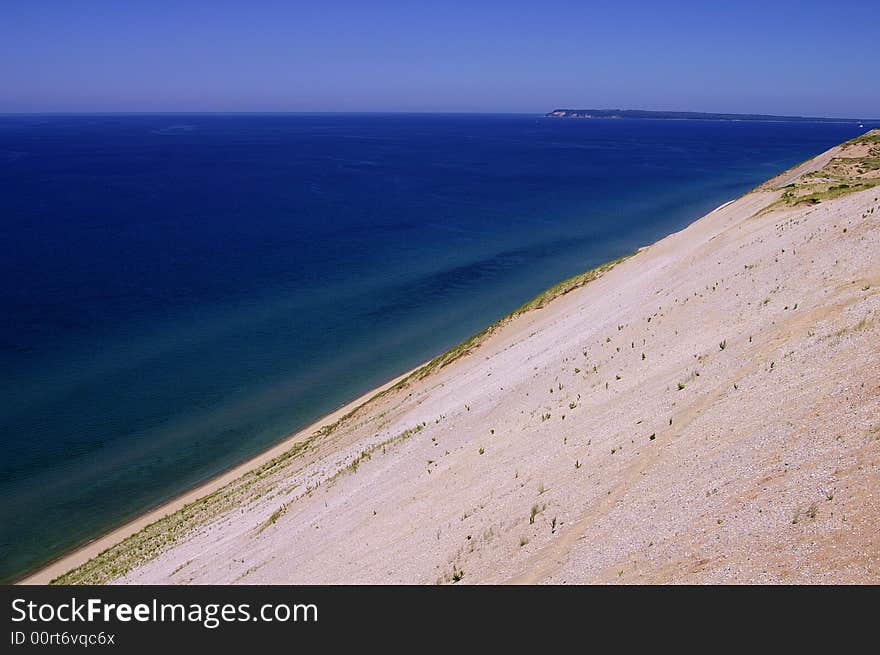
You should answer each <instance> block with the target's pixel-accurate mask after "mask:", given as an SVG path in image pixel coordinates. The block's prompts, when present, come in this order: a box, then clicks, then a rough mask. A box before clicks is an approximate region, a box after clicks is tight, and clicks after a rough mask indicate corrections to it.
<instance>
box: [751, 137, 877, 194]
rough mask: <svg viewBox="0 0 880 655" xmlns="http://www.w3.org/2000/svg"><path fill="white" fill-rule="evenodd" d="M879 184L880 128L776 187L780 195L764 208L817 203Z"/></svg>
mask: <svg viewBox="0 0 880 655" xmlns="http://www.w3.org/2000/svg"><path fill="white" fill-rule="evenodd" d="M876 186H880V130H871V131H870V132H867V133H865V134H863V135H861V136H858V137H856V138H854V139H850V140H849V141H846V142H845V143H843V144H841V146H840V153H839V155H838V156H836V157H833V158H832V159H831V160H830V161H829V162H828V163H827V164H826V165H825V166H824V167H822V168H821V169H819V170H817V171H811V172H809V173H804V174H803V175H801V176H800V177H799V178H798V179H797V180H795V181H794V182H791V183H790V184H786V185H785V186H783V187H777V189H776V190H779V191H782V196H781V197H780V198H779V200H777V201H776V202H774V203H773V204H772V205H770V206H769V207H767V209H766V210H764V211H772V210H773V209H778V208H781V207H795V206H801V205H816V204H819V203H821V202H824V201H827V200H833V199H835V198H839V197H841V196H845V195H847V194H850V193H855V192H857V191H864V190H865V189H872V188H874V187H876Z"/></svg>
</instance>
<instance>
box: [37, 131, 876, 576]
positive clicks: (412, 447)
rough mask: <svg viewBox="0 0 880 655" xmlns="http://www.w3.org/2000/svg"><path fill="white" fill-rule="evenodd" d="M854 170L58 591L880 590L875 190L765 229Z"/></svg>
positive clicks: (666, 249) (639, 270) (589, 301)
mask: <svg viewBox="0 0 880 655" xmlns="http://www.w3.org/2000/svg"><path fill="white" fill-rule="evenodd" d="M844 154H845V153H844ZM840 155H841V149H840V148H839V147H838V148H837V149H835V150H834V151H833V152H830V153H826V154H825V155H822V156H820V157H819V158H818V159H817V160H814V161H813V162H807V163H806V164H804V165H803V166H802V167H801V168H799V169H796V170H794V171H792V172H789V173H787V174H785V175H783V176H780V177H779V178H777V179H776V180H774V181H772V183H768V184H766V185H762V187H761V188H759V189H757V190H756V191H754V192H752V193H749V194H747V195H745V196H743V197H742V198H739V199H738V200H736V201H735V202H732V203H730V204H728V205H726V206H723V207H722V208H719V209H718V210H716V211H714V212H712V213H710V214H708V215H706V216H704V217H703V218H701V219H700V220H698V221H696V222H695V223H693V224H692V225H691V226H689V227H688V228H686V229H685V230H682V231H681V232H678V233H676V234H672V235H670V236H668V237H666V238H665V239H663V240H661V241H659V242H658V243H656V244H653V245H652V246H650V247H649V248H646V249H643V250H641V251H639V252H638V253H637V254H636V255H634V256H633V257H631V258H629V259H627V260H625V261H623V262H622V263H620V264H618V265H617V266H615V267H614V268H613V269H611V270H610V271H608V272H606V273H604V274H603V275H602V276H601V277H599V278H598V279H596V280H594V281H592V282H590V283H589V284H586V285H585V286H583V287H581V288H578V289H576V290H574V291H571V292H570V293H567V294H565V295H563V296H562V297H560V298H558V299H556V300H554V301H553V302H552V303H550V304H548V305H547V306H545V307H543V308H542V309H538V310H534V311H530V312H527V313H525V314H522V315H519V316H517V317H515V318H514V319H512V320H510V321H508V322H506V323H504V324H503V325H502V326H501V327H499V328H498V329H497V330H495V331H494V332H493V333H492V334H491V335H489V336H488V337H487V338H486V339H485V341H483V343H482V344H481V345H479V347H476V348H473V349H472V350H471V352H469V353H468V354H467V355H466V356H463V357H460V358H458V359H456V360H455V361H453V362H452V363H449V364H448V365H446V366H443V367H439V368H437V370H434V371H433V372H431V374H430V375H427V376H425V377H424V378H421V379H412V380H410V381H409V382H408V383H406V384H405V385H402V386H399V387H397V388H395V389H393V390H392V391H390V392H388V393H385V394H384V395H381V396H380V397H378V398H376V399H374V400H372V401H371V402H369V403H367V404H365V405H363V406H362V407H361V408H360V409H358V410H356V411H355V412H354V413H353V414H351V415H349V416H348V417H347V418H344V419H343V420H342V421H341V422H339V423H338V424H336V425H335V426H333V427H331V428H327V429H325V430H323V431H320V432H319V433H316V434H312V432H313V431H309V432H306V433H303V434H301V435H299V437H298V441H299V443H300V445H299V446H297V447H296V449H295V452H294V453H292V454H290V455H289V456H286V457H285V456H282V457H280V458H278V459H276V460H274V463H273V462H272V461H270V462H269V463H263V464H262V467H261V468H258V469H254V470H252V471H251V473H249V474H247V475H245V476H243V477H240V478H238V479H237V480H233V481H232V482H229V483H228V484H226V485H225V486H224V485H215V487H214V488H215V489H217V490H212V489H209V490H202V491H203V492H206V491H213V494H211V495H208V496H207V497H206V498H205V499H204V500H202V501H200V502H196V503H193V504H191V505H188V506H187V507H186V508H185V509H184V510H183V511H182V512H178V513H176V514H171V515H170V516H169V517H167V518H165V519H163V520H161V521H159V522H158V523H155V524H153V525H152V526H150V527H148V528H146V529H145V530H144V531H142V532H139V533H138V534H136V535H135V536H134V537H132V538H130V539H128V540H127V541H123V542H122V543H120V544H117V545H116V546H114V547H113V548H112V549H111V550H109V551H106V552H105V553H104V554H103V555H102V556H101V557H99V558H98V559H96V560H93V561H91V562H90V563H88V564H86V565H85V566H83V567H81V568H79V569H77V570H75V571H74V572H73V573H71V574H69V575H68V576H66V577H65V578H63V579H62V581H63V582H90V581H92V582H106V581H115V582H120V583H180V584H184V583H233V582H240V583H250V584H267V583H429V584H431V583H436V582H439V583H458V584H469V583H504V582H515V583H595V582H610V583H621V582H622V583H867V582H873V583H877V582H880V202H878V196H880V187H876V188H868V189H866V190H860V191H856V192H853V193H847V194H845V195H842V196H841V197H836V198H832V199H828V200H827V201H826V200H823V201H822V202H819V203H818V204H813V205H797V206H778V205H777V206H776V208H775V209H773V210H772V211H766V210H765V208H767V207H768V206H769V205H771V204H773V203H775V202H776V201H777V200H778V199H779V198H780V195H781V191H780V190H779V189H778V187H779V186H781V185H784V184H789V183H791V182H792V181H794V180H797V179H799V176H800V175H801V174H803V173H805V172H809V171H815V170H817V169H818V168H822V167H823V166H825V165H826V164H827V163H828V162H829V161H831V159H832V158H833V157H835V156H840ZM762 210H765V211H762ZM264 461H265V460H264ZM224 482H228V480H224ZM196 495H198V494H196ZM202 495H205V494H204V493H203V494H202ZM140 527H143V524H141V525H139V526H138V528H140ZM131 532H133V530H129V533H131ZM120 536H122V535H117V536H116V537H115V538H113V539H110V540H108V541H105V542H103V543H100V544H99V545H100V546H101V547H106V546H109V545H111V544H112V543H114V542H115V541H118V539H119V537H120ZM92 548H93V550H92V552H91V553H89V554H90V555H91V554H96V553H97V552H98V551H99V550H100V548H98V547H97V546H95V545H93V547H92ZM83 559H86V558H84V557H82V556H80V561H82V560H83ZM77 563H78V562H77V561H75V560H63V561H62V562H60V563H59V564H58V565H56V567H55V568H54V570H53V572H54V573H55V574H58V573H61V572H63V571H64V570H66V569H67V568H69V567H70V566H72V565H74V564H77ZM43 576H44V578H46V577H47V576H49V574H46V573H44V574H43ZM50 577H52V576H50Z"/></svg>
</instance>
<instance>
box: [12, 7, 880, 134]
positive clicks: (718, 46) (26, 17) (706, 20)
mask: <svg viewBox="0 0 880 655" xmlns="http://www.w3.org/2000/svg"><path fill="white" fill-rule="evenodd" d="M877 19H878V5H877V3H876V0H874V1H872V2H868V1H862V0H854V1H851V2H829V1H828V0H823V1H821V2H813V1H811V0H802V1H799V2H795V1H791V2H790V1H788V0H761V1H760V2H755V1H753V0H729V1H727V2H723V1H721V2H715V1H714V0H706V1H704V2H660V1H643V2H634V1H626V0H622V1H617V0H607V1H606V2H590V1H586V0H580V1H572V2H557V1H553V0H550V1H541V0H526V1H520V0H506V1H504V2H498V1H484V2H480V1H479V0H473V1H471V2H456V1H455V0H447V1H446V2H432V1H430V0H429V1H426V2H418V1H417V0H413V1H411V2H390V1H388V2H383V1H375V2H374V1H370V0H357V1H354V0H335V1H330V2H324V1H321V0H312V1H309V2H300V1H297V0H291V1H288V2H281V1H260V0H251V1H250V2H243V1H232V0H228V1H227V0H214V1H208V0H203V1H197V0H174V1H165V0H152V1H150V2H146V1H143V2H142V1H140V0H107V1H99V0H92V1H90V0H60V1H56V0H24V1H19V0H0V53H2V56H0V112H30V111H37V112H43V111H475V112H495V111H501V112H544V111H548V110H550V109H553V108H554V107H560V106H562V107H599V108H641V109H687V110H697V111H731V112H762V113H775V114H801V115H806V114H809V115H826V116H855V117H865V116H870V117H878V116H880V83H878V71H877V63H878V62H880V45H878V44H880V38H878V36H877Z"/></svg>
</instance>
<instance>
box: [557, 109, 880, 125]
mask: <svg viewBox="0 0 880 655" xmlns="http://www.w3.org/2000/svg"><path fill="white" fill-rule="evenodd" d="M545 116H547V117H550V118H655V119H657V118H663V119H677V120H713V121H808V122H811V123H816V122H819V123H864V122H866V121H865V120H864V119H858V118H817V117H808V116H774V115H772V114H711V113H704V112H699V111H647V110H644V109H554V110H553V111H551V112H549V113H547V114H545ZM867 122H870V123H877V122H880V121H876V120H871V121H867Z"/></svg>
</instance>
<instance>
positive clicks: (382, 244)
mask: <svg viewBox="0 0 880 655" xmlns="http://www.w3.org/2000/svg"><path fill="white" fill-rule="evenodd" d="M860 131H862V130H859V129H858V128H857V127H856V126H853V125H839V124H804V123H747V122H741V123H731V122H708V121H705V122H703V121H651V120H607V121H577V120H552V119H544V118H539V117H535V116H520V115H517V116H464V115H462V116H453V115H445V116H432V115H211V116H198V115H142V116H137V115H130V116H76V117H60V116H56V117H46V116H29V117H22V116H19V117H16V116H5V117H4V116H0V316H2V320H0V440H2V442H0V452H2V459H0V579H5V580H8V579H10V578H12V577H14V576H16V575H18V574H20V573H22V572H23V571H26V570H28V569H30V568H33V567H35V566H37V565H39V564H41V563H44V562H45V561H47V560H48V559H49V558H52V557H53V556H57V555H58V554H60V553H62V552H63V551H64V550H66V549H69V548H71V547H73V546H75V545H77V544H80V543H82V542H84V541H86V540H88V539H90V538H92V537H94V536H96V535H97V534H99V533H101V532H103V531H105V530H107V529H109V528H111V527H113V526H114V525H116V524H118V523H120V522H122V521H124V520H125V519H127V518H130V517H131V516H133V515H135V514H137V513H140V512H142V511H143V510H145V509H147V508H149V507H151V506H154V505H156V504H158V503H160V502H162V501H163V500H166V499H168V498H169V497H171V496H173V495H175V494H177V493H179V492H181V491H183V490H185V489H187V488H188V487H191V486H193V485H195V484H197V483H198V482H200V481H203V480H205V479H207V478H209V477H211V476H212V475H214V474H216V473H218V472H219V471H221V470H223V469H225V468H228V467H229V466H231V465H233V464H235V463H237V462H239V461H241V460H242V459H244V458H246V457H247V456H249V455H251V454H254V453H256V452H258V451H260V450H262V449H264V448H266V447H267V446H269V445H271V444H272V443H273V442H276V441H277V440H279V439H280V438H282V437H284V436H285V435H286V434H288V433H289V432H291V431H293V430H296V429H297V428H299V427H302V426H303V425H305V424H307V423H309V422H310V421H312V420H314V419H316V418H318V417H319V416H320V415H322V414H325V413H327V412H328V411H331V410H333V409H334V408H336V407H338V406H339V405H341V404H343V403H344V402H347V401H348V400H351V399H352V398H353V397H355V396H357V395H358V394H360V393H362V392H364V391H366V390H367V389H369V388H371V387H373V386H375V385H377V384H379V383H381V382H384V381H385V380H387V379H389V378H391V377H392V376H394V375H396V374H398V373H400V372H402V371H404V370H406V369H408V368H410V367H412V366H415V365H416V364H418V363H420V362H422V361H424V360H426V359H428V358H429V357H431V356H433V355H435V354H437V353H438V352H441V351H443V350H444V349H446V348H447V347H449V346H451V345H453V344H455V343H457V342H459V341H461V340H462V339H463V338H465V337H467V336H468V335H470V334H471V333H473V332H475V331H477V330H479V329H481V328H482V327H484V326H485V325H486V324H488V323H489V322H491V321H493V320H495V319H497V318H498V317H499V316H501V315H503V314H505V313H506V312H508V311H510V310H511V309H513V308H514V307H516V306H518V305H520V304H521V303H522V302H524V301H525V300H527V299H529V298H530V297H532V296H534V295H535V294H536V293H538V292H540V291H541V290H542V289H544V288H546V287H548V286H550V285H551V284H553V283H554V282H556V281H558V280H560V279H562V278H565V277H567V276H570V275H573V274H575V273H578V272H581V271H583V270H585V269H588V268H591V267H593V266H595V265H596V264H598V263H601V262H603V261H605V260H608V259H610V258H612V257H617V256H619V255H622V254H625V253H628V252H630V251H632V250H634V249H635V248H637V247H639V246H642V245H645V244H648V243H650V242H651V241H654V240H656V239H657V238H659V237H662V236H663V235H665V234H667V233H669V232H670V231H673V230H676V229H679V228H681V227H683V226H684V225H686V224H687V223H689V222H690V221H692V220H693V219H695V218H697V217H698V216H700V215H701V214H702V213H704V212H706V211H708V210H710V209H712V208H713V207H715V206H717V205H719V204H721V203H722V202H725V201H727V200H730V199H731V198H733V197H735V196H737V195H739V194H741V193H743V192H745V191H747V190H748V189H749V188H751V187H753V186H754V185H755V184H757V183H759V182H761V181H762V180H764V179H766V178H768V177H770V176H771V175H773V174H775V173H777V172H779V171H781V170H783V169H785V168H787V167H789V166H791V165H793V164H795V163H797V162H799V161H801V160H803V159H805V158H807V157H809V156H811V155H813V154H815V153H817V152H819V151H821V150H823V149H825V148H827V147H829V146H831V145H833V144H835V143H838V142H840V141H842V140H845V139H848V138H851V137H853V136H855V135H856V134H857V133H858V132H860Z"/></svg>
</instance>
